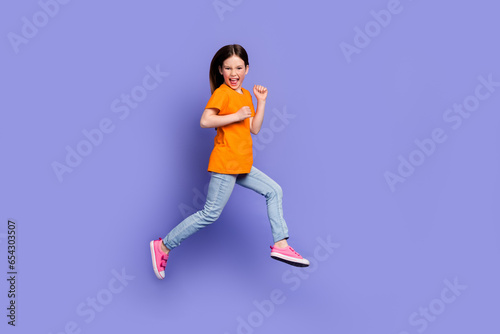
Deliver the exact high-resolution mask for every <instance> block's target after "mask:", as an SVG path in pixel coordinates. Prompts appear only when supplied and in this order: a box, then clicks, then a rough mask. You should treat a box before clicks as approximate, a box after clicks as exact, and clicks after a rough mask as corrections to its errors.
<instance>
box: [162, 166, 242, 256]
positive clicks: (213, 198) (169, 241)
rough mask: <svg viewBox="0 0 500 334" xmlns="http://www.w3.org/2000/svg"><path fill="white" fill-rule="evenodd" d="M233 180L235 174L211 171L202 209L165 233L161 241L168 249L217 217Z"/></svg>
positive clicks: (231, 188) (227, 198)
mask: <svg viewBox="0 0 500 334" xmlns="http://www.w3.org/2000/svg"><path fill="white" fill-rule="evenodd" d="M235 182H236V175H230V174H219V173H212V176H211V178H210V184H209V186H208V194H207V201H206V202H205V206H204V208H203V210H200V211H198V212H196V213H193V214H192V215H191V216H189V217H187V218H186V219H184V220H183V221H182V222H180V223H179V224H178V225H177V226H176V227H174V229H173V230H171V231H170V232H169V233H168V234H167V236H166V237H165V238H164V239H163V243H164V245H165V246H166V247H167V248H168V250H172V249H173V248H175V247H177V246H179V244H180V243H181V242H182V241H183V240H184V239H186V238H187V237H189V236H190V235H192V234H193V233H195V232H196V231H198V230H199V229H201V228H203V227H205V226H207V225H210V224H211V223H213V222H215V221H216V220H217V219H218V218H219V216H220V214H221V212H222V209H224V206H225V205H226V203H227V201H228V200H229V196H230V195H231V193H232V191H233V188H234V184H235ZM167 253H168V252H167Z"/></svg>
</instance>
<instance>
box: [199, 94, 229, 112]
mask: <svg viewBox="0 0 500 334" xmlns="http://www.w3.org/2000/svg"><path fill="white" fill-rule="evenodd" d="M228 102H229V98H228V96H227V94H226V93H225V92H224V91H223V90H222V89H219V88H218V89H216V90H215V91H214V93H213V94H212V96H211V97H210V100H208V103H207V106H206V107H205V109H211V108H214V109H219V113H222V114H224V112H225V111H226V110H227V105H228Z"/></svg>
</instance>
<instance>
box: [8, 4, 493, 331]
mask: <svg viewBox="0 0 500 334" xmlns="http://www.w3.org/2000/svg"><path fill="white" fill-rule="evenodd" d="M43 1H44V0H42V2H43ZM49 2H50V1H49ZM220 3H222V4H223V5H224V4H225V6H226V7H225V9H226V11H225V12H223V13H222V14H220V15H219V14H218V12H217V10H216V8H215V5H214V4H219V5H220ZM223 5H220V6H223ZM59 6H60V8H59V11H58V12H57V13H56V14H55V15H53V17H51V18H50V19H49V20H48V23H47V24H46V25H45V26H43V27H41V28H39V29H38V33H37V34H36V35H35V36H34V37H32V38H30V39H28V43H26V44H22V45H19V49H18V52H17V53H16V52H15V50H14V48H13V46H12V44H11V43H10V42H9V39H8V34H9V33H10V32H13V33H16V34H21V29H22V27H23V20H22V18H23V17H26V18H28V20H30V21H31V22H32V21H33V15H35V16H36V13H37V12H39V11H40V10H41V7H40V5H39V4H38V2H37V1H34V0H32V1H23V2H20V3H16V2H9V3H8V4H7V3H4V4H3V5H2V10H0V16H1V20H0V22H1V23H0V26H1V29H0V31H1V32H2V34H3V37H2V39H1V44H0V47H1V54H2V60H3V61H2V65H1V67H2V69H1V73H2V75H1V76H0V80H1V83H2V92H3V93H2V105H1V110H2V111H1V119H0V145H1V146H0V147H1V151H0V153H1V157H2V167H1V176H0V177H1V184H0V185H1V190H2V191H1V195H0V196H1V197H0V200H1V201H0V210H1V215H0V217H1V220H2V223H1V226H2V227H1V230H0V242H1V243H0V249H1V253H0V260H1V261H0V263H1V266H0V267H1V268H3V269H2V277H4V276H3V275H5V273H6V272H7V261H6V257H7V256H6V255H7V254H6V239H5V237H6V235H5V233H6V231H7V227H6V226H7V219H8V218H12V219H15V220H16V222H17V225H18V226H17V233H18V234H17V237H18V254H17V256H18V257H17V261H18V265H17V269H18V271H19V275H18V281H17V284H18V285H17V289H18V298H17V305H18V308H17V326H16V328H15V329H13V328H11V326H8V325H7V324H6V322H7V318H6V317H5V314H6V312H7V311H6V309H5V308H6V307H7V303H8V299H7V297H6V292H7V290H8V287H7V282H6V280H5V278H3V279H2V280H1V282H2V283H1V284H0V289H1V290H0V294H1V295H2V296H3V297H2V299H1V303H2V304H1V307H0V309H1V310H2V311H1V312H0V313H1V314H0V316H1V317H0V319H3V320H2V323H1V325H0V328H1V330H2V332H5V330H8V332H9V333H10V332H16V330H17V332H19V333H21V332H22V333H27V332H36V333H43V334H48V333H52V334H56V333H72V332H74V333H78V332H80V333H110V332H116V333H119V332H121V333H144V332H146V331H148V330H151V331H161V332H172V333H198V332H202V333H220V334H224V333H228V334H233V333H251V332H254V333H275V332H277V331H280V332H288V333H302V332H308V333H309V332H310V333H342V334H349V333H354V334H361V333H377V334H413V333H421V332H426V333H429V334H431V333H440V334H441V333H457V334H462V333H463V334H465V333H481V332H488V333H493V332H498V330H499V329H500V325H499V324H498V322H497V321H496V320H495V319H497V318H498V313H499V311H500V307H499V305H500V304H499V302H498V301H499V298H500V289H499V286H498V284H499V283H498V282H499V281H500V270H498V255H499V251H500V247H499V241H500V240H499V231H500V229H499V227H498V221H499V217H500V210H499V207H500V206H499V205H498V203H499V200H500V190H499V189H500V178H499V177H498V175H499V174H498V171H499V170H500V153H499V150H498V149H499V144H498V142H499V131H498V127H499V125H500V113H499V111H500V87H493V88H492V90H493V92H490V94H489V96H488V98H485V99H484V100H482V101H480V105H479V106H478V107H477V109H476V110H475V111H473V112H471V115H470V117H468V118H464V119H463V122H462V124H461V126H460V127H459V128H457V129H453V128H452V125H454V124H455V123H454V122H447V121H446V120H445V119H444V118H443V115H445V114H446V110H447V109H449V108H452V107H453V105H454V104H462V103H464V101H466V100H467V99H468V100H467V101H469V102H470V103H472V102H474V98H470V96H472V95H474V94H475V90H476V87H477V86H478V85H479V84H480V81H479V80H478V77H480V76H482V77H484V78H488V76H491V77H492V80H493V81H495V82H500V69H499V66H498V60H499V59H500V48H499V47H498V31H500V21H499V20H498V10H499V9H500V8H499V6H498V4H496V3H495V2H494V1H481V0H479V1H461V2H456V1H441V2H432V1H423V0H418V1H417V0H414V1H410V0H401V2H400V4H399V6H395V5H394V3H392V4H391V1H389V2H388V1H385V0H384V1H367V0H363V1H355V2H352V1H336V2H334V3H332V2H331V1H311V2H289V1H282V2H280V3H279V4H278V3H275V2H268V1H263V0H254V1H240V0H232V1H230V0H221V1H218V2H217V1H216V2H212V1H210V0H209V1H147V0H146V1H129V2H123V1H107V2H102V1H72V2H69V3H68V4H64V5H63V4H61V5H59ZM388 6H389V7H390V8H391V9H393V10H395V11H399V12H398V13H397V14H391V19H390V22H389V23H387V21H388V19H387V16H385V17H384V16H383V15H382V14H379V20H382V19H384V18H385V19H386V22H385V23H384V25H385V27H381V26H380V24H379V25H378V26H377V25H374V24H373V23H370V22H371V21H374V16H373V14H371V11H375V12H376V13H380V11H381V10H385V9H386V8H388ZM391 6H393V7H391ZM394 6H395V7H394ZM52 10H54V7H52ZM39 16H40V15H39ZM375 16H376V15H375ZM39 19H40V20H43V15H42V16H40V17H39ZM42 23H43V22H42ZM366 24H368V26H367V27H368V29H377V27H379V28H380V31H376V30H372V31H371V32H370V33H371V34H372V36H373V37H372V38H371V41H370V43H369V44H368V45H366V46H364V47H362V48H361V47H360V48H359V50H358V53H354V54H352V55H351V56H350V57H346V56H345V55H344V53H343V52H342V50H341V45H343V44H341V43H343V42H344V43H348V44H350V45H354V43H355V42H356V41H357V42H358V43H361V42H363V41H362V39H363V38H362V37H359V36H358V37H357V39H356V34H357V33H356V32H355V29H356V27H359V28H360V29H362V30H364V29H365V28H366V26H365V25H366ZM358 34H359V33H358ZM355 39H356V41H355ZM364 42H367V41H366V38H365V40H364ZM231 43H238V44H241V45H243V46H244V47H245V48H246V50H247V51H248V53H249V61H250V72H249V74H248V76H247V77H246V80H245V82H244V87H246V88H247V89H251V87H252V86H253V85H254V84H262V85H265V86H267V87H268V88H269V97H268V103H267V108H266V117H265V121H264V128H265V129H267V130H265V131H264V132H261V134H259V135H257V136H255V137H254V141H255V142H256V143H257V144H259V149H257V148H256V147H255V165H256V166H257V167H258V168H259V169H261V170H263V171H264V172H266V173H267V174H268V175H270V176H271V177H272V178H274V179H275V180H276V181H277V182H278V183H280V184H281V186H282V188H283V189H284V210H285V218H286V220H287V223H288V225H289V229H290V232H291V238H290V240H289V241H290V243H291V244H292V245H293V246H294V247H295V248H296V249H297V250H298V251H299V252H301V253H302V254H303V255H304V256H305V257H308V258H310V259H313V260H315V261H314V263H313V264H314V265H313V266H312V267H310V268H309V269H307V270H301V271H298V272H297V271H295V270H292V267H288V266H286V265H285V264H282V263H279V262H276V261H273V260H271V259H270V258H269V245H270V244H271V241H272V240H271V233H270V229H269V224H268V222H267V216H266V208H265V200H264V199H263V198H262V197H261V196H259V195H257V194H255V193H253V192H251V191H248V190H246V189H243V188H239V187H237V188H235V191H234V193H233V195H232V197H231V199H230V201H229V203H228V205H227V206H226V209H225V210H224V212H223V214H222V216H221V217H220V219H219V221H217V222H216V223H215V224H213V225H212V226H210V227H208V228H206V229H204V230H202V231H200V232H199V233H197V234H195V235H194V236H192V237H191V238H189V239H187V240H186V241H185V242H184V243H183V244H182V245H181V246H180V247H179V248H177V249H176V250H175V251H174V252H172V256H171V258H170V260H169V263H168V266H167V271H166V278H165V280H163V281H159V280H157V279H156V277H155V276H154V273H153V271H152V268H151V259H150V255H149V245H148V243H149V241H150V240H151V239H156V238H158V237H163V236H164V235H165V234H166V233H167V232H168V231H169V230H170V229H171V228H173V227H174V226H175V225H176V224H177V223H178V222H180V221H181V220H182V219H183V217H184V216H185V214H183V213H182V212H181V210H180V208H192V209H193V210H194V209H198V208H199V207H200V205H201V204H202V201H203V199H202V195H200V193H201V194H203V192H204V187H205V185H206V183H207V182H208V180H209V174H208V173H207V172H206V168H207V164H208V158H209V155H210V152H211V148H212V146H213V136H214V135H215V132H214V131H213V130H209V129H201V128H200V127H199V118H200V116H201V113H202V111H203V108H204V106H205V104H206V102H207V101H208V99H209V97H210V90H209V84H208V68H209V64H210V61H211V59H212V56H213V55H214V53H215V52H216V51H217V50H218V49H219V48H220V47H221V46H223V45H226V44H231ZM358 45H359V44H358ZM348 58H349V59H348ZM148 66H149V67H151V68H155V67H156V66H159V68H160V69H161V71H163V72H168V73H169V75H168V76H167V77H165V78H163V81H162V82H161V83H159V84H158V86H157V88H155V89H154V90H152V91H148V95H147V97H146V98H145V99H144V100H143V101H142V102H140V103H139V104H138V106H137V107H136V108H135V109H131V110H130V114H129V115H128V117H126V118H125V119H120V118H119V116H120V115H122V114H121V113H114V112H113V111H112V108H111V104H112V102H113V101H114V100H115V99H119V98H120V96H121V95H122V94H130V93H131V91H132V90H133V89H134V87H136V86H138V85H141V84H142V82H143V78H144V76H145V75H146V74H147V73H148V72H147V70H146V67H148ZM480 92H481V93H482V94H483V95H484V94H486V93H488V90H487V89H485V88H482V90H480ZM471 101H472V102H471ZM285 112H286V113H287V114H288V115H289V116H288V117H289V118H287V119H285V120H286V121H283V119H282V118H283V114H284V113H285ZM278 115H281V117H282V118H281V119H280V118H279V116H278ZM105 118H108V119H110V120H111V121H112V124H113V126H114V130H113V132H111V133H108V134H105V135H104V136H103V139H102V143H100V144H99V145H98V146H95V147H93V150H92V152H91V153H90V154H89V155H88V156H86V157H84V158H83V161H82V162H81V164H80V165H79V166H77V167H75V168H74V170H73V171H72V172H71V173H66V174H64V175H63V179H62V182H59V180H58V178H57V176H56V174H55V173H54V171H53V169H52V166H51V164H52V163H53V162H54V161H57V162H60V163H64V160H65V158H66V149H65V147H66V146H70V147H71V148H73V149H76V147H77V145H78V144H79V143H80V142H81V141H83V140H85V136H84V135H83V134H82V131H83V130H89V131H90V130H91V129H95V128H97V127H98V126H99V122H100V121H101V120H102V119H105ZM273 119H274V120H273ZM273 124H274V125H273ZM278 126H279V127H278ZM436 128H440V129H442V132H443V133H444V136H446V140H445V141H444V142H442V143H437V144H434V146H435V147H434V148H433V149H431V148H430V147H431V146H432V145H431V146H428V150H429V152H432V153H431V154H429V155H428V156H425V157H424V159H425V160H423V162H422V160H420V161H419V163H421V164H420V165H419V166H417V167H415V170H414V172H413V174H412V175H410V176H408V177H405V180H406V181H405V182H404V183H397V184H396V185H395V186H394V189H392V190H394V191H392V190H391V187H390V186H389V184H388V182H386V179H385V177H384V173H386V172H387V171H389V172H392V173H395V174H396V173H398V166H399V164H400V160H399V158H398V157H399V156H402V157H404V158H405V159H409V158H410V156H412V154H413V159H418V157H420V158H422V156H423V155H419V154H420V153H418V152H416V150H417V149H418V147H417V146H416V144H415V143H414V142H415V140H420V141H424V142H426V141H425V139H426V138H430V137H431V133H432V132H433V130H434V129H436ZM427 143H428V141H427ZM429 145H430V144H429ZM412 152H413V153H412ZM415 152H416V153H415ZM414 161H416V160H414ZM200 203H201V204H200ZM318 238H322V240H328V238H330V240H331V242H333V243H335V244H337V245H336V246H335V247H337V248H335V249H334V250H333V249H331V250H332V253H331V254H330V253H325V250H324V249H322V251H321V253H318V251H317V250H318V249H319V248H318V247H319V245H320V243H319V241H318ZM2 254H3V255H2ZM318 254H321V257H318V256H319V255H318ZM318 260H321V261H318ZM122 270H123V271H124V272H125V273H126V275H128V276H129V280H128V281H125V282H126V283H125V284H126V286H121V285H120V283H118V281H116V280H115V279H114V277H115V276H114V273H116V272H122ZM446 281H448V282H451V283H453V282H454V281H455V282H458V284H459V285H460V286H461V288H460V289H461V290H460V289H459V290H456V291H455V293H453V291H452V290H449V288H447V284H449V283H445V282H446ZM110 283H111V284H112V286H113V287H114V288H113V290H114V291H115V292H110V287H109V284H110ZM113 284H114V285H113ZM118 287H119V289H118ZM447 289H448V290H447ZM118 290H120V291H119V292H118ZM274 290H280V291H281V293H282V296H281V298H280V301H281V302H282V303H279V304H272V305H273V306H270V305H271V304H270V303H271V302H263V301H264V300H269V299H270V296H271V294H272V293H273V291H274ZM274 292H275V293H276V291H274ZM443 296H444V297H443ZM92 299H96V300H97V303H98V305H97V306H98V309H99V311H92V312H94V313H95V317H94V318H93V319H91V317H90V313H91V311H90V310H91V309H92V308H91V306H89V305H88V304H87V303H88V302H89V300H92ZM254 302H257V304H259V303H260V304H261V305H265V307H267V309H266V310H264V311H262V310H259V307H257V306H256V304H255V303H254ZM103 304H104V305H103ZM79 307H80V308H79ZM424 308H427V309H429V311H427V312H428V314H427V316H424V315H420V312H426V311H425V310H424ZM82 312H84V313H83V315H82ZM85 312H87V313H85ZM422 314H423V313H422ZM426 317H427V318H426ZM411 319H413V321H412V320H411ZM243 323H244V324H243ZM71 326H76V327H77V330H75V331H73V330H71ZM65 327H68V329H69V330H66V331H65Z"/></svg>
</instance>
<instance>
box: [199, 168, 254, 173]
mask: <svg viewBox="0 0 500 334" xmlns="http://www.w3.org/2000/svg"><path fill="white" fill-rule="evenodd" d="M251 170H252V168H250V169H248V170H246V169H245V170H241V171H221V170H215V169H210V168H209V169H207V171H208V172H214V173H219V174H248V173H250V171H251Z"/></svg>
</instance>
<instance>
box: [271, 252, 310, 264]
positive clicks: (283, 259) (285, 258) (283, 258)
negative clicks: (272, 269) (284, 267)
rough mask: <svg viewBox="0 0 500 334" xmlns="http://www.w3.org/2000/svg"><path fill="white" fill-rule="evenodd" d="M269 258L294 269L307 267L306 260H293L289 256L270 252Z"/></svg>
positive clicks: (307, 262)
mask: <svg viewBox="0 0 500 334" xmlns="http://www.w3.org/2000/svg"><path fill="white" fill-rule="evenodd" d="M271 257H272V258H273V259H275V260H278V261H281V262H285V263H286V264H289V265H292V266H295V267H309V261H307V260H306V259H295V258H293V257H290V256H286V255H283V254H281V253H276V252H271Z"/></svg>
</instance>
